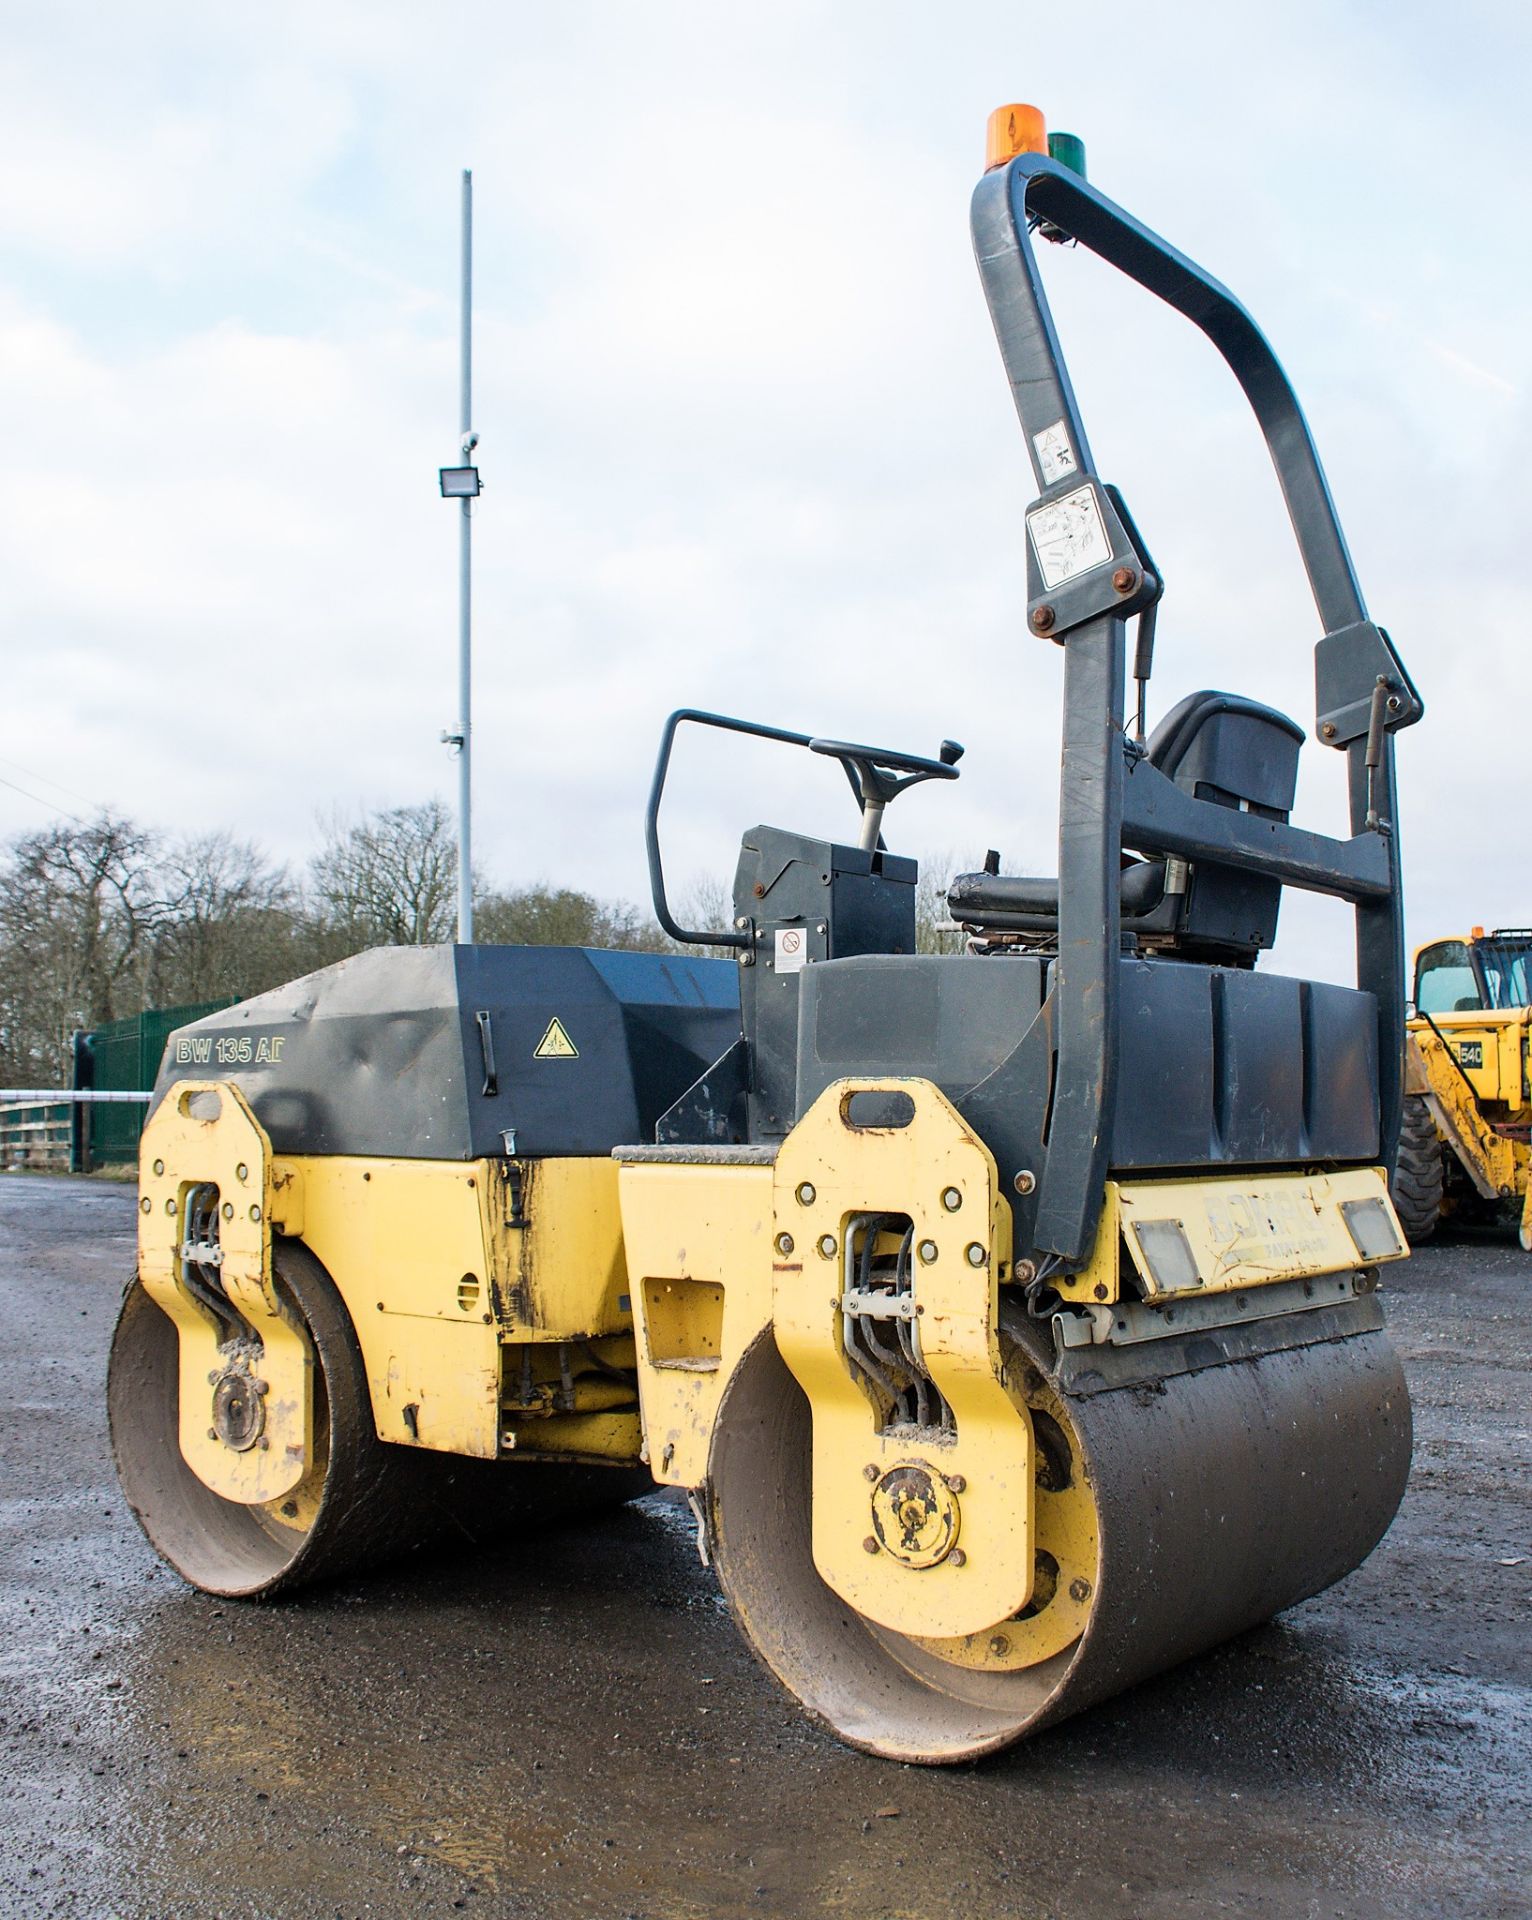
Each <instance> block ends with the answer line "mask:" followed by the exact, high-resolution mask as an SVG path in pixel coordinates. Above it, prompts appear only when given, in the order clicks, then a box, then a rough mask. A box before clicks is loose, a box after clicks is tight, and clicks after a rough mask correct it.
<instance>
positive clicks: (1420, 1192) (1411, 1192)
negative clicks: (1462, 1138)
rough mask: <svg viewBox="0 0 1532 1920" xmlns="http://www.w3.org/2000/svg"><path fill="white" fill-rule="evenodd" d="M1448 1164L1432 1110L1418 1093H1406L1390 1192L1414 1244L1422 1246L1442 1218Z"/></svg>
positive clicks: (1409, 1238)
mask: <svg viewBox="0 0 1532 1920" xmlns="http://www.w3.org/2000/svg"><path fill="white" fill-rule="evenodd" d="M1445 1184H1446V1165H1445V1163H1444V1161H1443V1159H1442V1143H1441V1141H1440V1140H1439V1139H1438V1138H1437V1133H1436V1122H1435V1121H1434V1120H1433V1119H1432V1117H1431V1109H1430V1107H1429V1106H1428V1105H1427V1104H1426V1102H1425V1100H1424V1099H1423V1098H1422V1097H1421V1096H1420V1095H1419V1094H1418V1093H1412V1094H1409V1095H1407V1096H1406V1098H1405V1102H1404V1122H1403V1125H1402V1126H1401V1128H1400V1132H1399V1160H1398V1164H1397V1165H1396V1166H1395V1168H1394V1178H1393V1184H1392V1187H1391V1188H1390V1194H1391V1197H1392V1199H1393V1202H1394V1211H1395V1212H1396V1213H1397V1214H1398V1215H1399V1224H1400V1225H1401V1226H1402V1227H1403V1228H1404V1232H1405V1238H1406V1239H1407V1240H1408V1241H1409V1243H1410V1245H1411V1246H1412V1247H1419V1246H1423V1245H1424V1244H1425V1242H1426V1241H1427V1240H1429V1239H1430V1238H1431V1236H1432V1235H1433V1234H1434V1233H1435V1232H1436V1229H1437V1226H1438V1225H1439V1223H1440V1221H1441V1214H1442V1191H1443V1188H1444V1186H1445Z"/></svg>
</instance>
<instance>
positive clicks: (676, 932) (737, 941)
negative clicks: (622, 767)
mask: <svg viewBox="0 0 1532 1920" xmlns="http://www.w3.org/2000/svg"><path fill="white" fill-rule="evenodd" d="M686 720H690V721H692V722H693V723H694V724H695V725H697V726H701V727H718V728H721V729H722V730H723V731H724V732H725V733H747V734H750V735H752V736H753V737H754V738H755V739H757V740H780V741H782V742H784V743H785V744H786V745H787V746H790V747H806V746H807V745H808V744H809V742H810V741H811V740H812V739H813V738H814V736H813V735H812V734H809V733H792V732H790V731H789V730H788V729H787V728H786V727H767V726H763V725H761V723H760V722H759V721H756V720H731V719H730V718H728V716H727V715H725V714H721V713H705V712H703V711H702V709H701V708H699V707H678V708H677V709H676V711H675V712H674V713H673V714H672V715H671V716H670V718H669V719H668V720H667V721H666V722H665V731H664V732H663V733H662V734H661V735H660V751H659V757H658V759H657V760H656V761H655V764H654V778H653V779H652V780H651V781H650V783H649V805H648V807H647V809H646V810H645V813H644V846H645V849H646V851H647V853H648V856H649V891H650V894H651V896H652V897H653V900H654V917H655V919H656V920H658V921H659V923H660V925H661V926H662V927H663V928H664V929H665V931H666V933H668V934H669V935H670V937H671V939H672V940H679V941H680V942H681V944H682V945H683V946H688V947H748V946H749V944H750V936H749V934H748V933H741V932H740V931H739V930H738V929H737V928H735V927H723V928H720V929H719V930H718V931H717V932H716V933H702V932H699V931H698V930H697V929H696V928H694V927H683V926H681V925H679V924H678V922H677V921H676V918H675V916H674V915H673V914H672V913H671V911H670V901H669V899H668V898H667V896H666V892H665V869H664V866H663V864H662V863H661V860H660V801H661V799H662V798H663V797H664V793H665V776H666V774H667V773H668V772H669V771H670V750H671V748H672V747H673V746H674V744H675V738H676V729H677V728H678V727H679V726H680V725H681V723H682V722H683V721H686Z"/></svg>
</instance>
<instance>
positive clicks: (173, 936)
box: [146, 833, 316, 1005]
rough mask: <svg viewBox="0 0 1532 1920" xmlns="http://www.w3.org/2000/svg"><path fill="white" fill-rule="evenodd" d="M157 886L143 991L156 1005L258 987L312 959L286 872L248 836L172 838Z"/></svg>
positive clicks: (295, 894) (301, 969) (300, 969)
mask: <svg viewBox="0 0 1532 1920" xmlns="http://www.w3.org/2000/svg"><path fill="white" fill-rule="evenodd" d="M162 887H163V891H164V895H165V915H164V920H163V924H162V927H161V930H160V933H159V937H158V939H157V940H156V941H155V945H154V955H153V964H152V970H151V972H150V974H149V976H148V980H147V995H146V997H147V998H148V999H149V1000H151V1001H153V1002H154V1003H156V1004H160V1005H176V1004H182V1003H185V1002H189V1001H197V1000H211V999H221V998H223V997H224V996H225V995H240V996H243V995H246V994H251V993H259V992H261V991H263V990H264V989H265V988H267V987H273V986H276V985H278V984H279V983H280V982H281V981H283V980H288V979H291V978H292V977H293V976H294V975H295V974H300V973H303V972H306V971H307V970H308V968H309V966H311V965H313V964H315V962H316V953H315V950H314V941H313V938H312V930H311V929H310V927H309V925H308V923H307V921H306V919H305V917H304V915H303V913H302V911H301V904H300V901H299V897H298V892H297V889H296V888H295V887H294V885H293V882H292V879H291V877H290V876H289V874H288V873H287V870H286V869H285V868H283V867H276V866H273V865H272V864H271V862H270V860H269V859H268V858H267V856H266V854H265V853H263V852H262V850H261V849H260V848H259V847H257V846H255V845H254V844H253V843H252V842H251V841H248V840H236V839H234V838H233V836H232V835H230V834H228V833H208V834H200V835H196V836H194V837H192V838H191V839H187V840H181V841H177V842H175V843H173V844H172V845H171V847H170V848H169V850H168V851H167V853H166V855H165V859H164V862H163V868H162Z"/></svg>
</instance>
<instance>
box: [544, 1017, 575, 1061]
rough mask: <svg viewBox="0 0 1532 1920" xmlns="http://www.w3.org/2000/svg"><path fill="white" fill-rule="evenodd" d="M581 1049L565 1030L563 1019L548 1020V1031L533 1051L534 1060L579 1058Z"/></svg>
mask: <svg viewBox="0 0 1532 1920" xmlns="http://www.w3.org/2000/svg"><path fill="white" fill-rule="evenodd" d="M579 1057H580V1049H579V1048H578V1047H577V1046H576V1045H575V1043H574V1042H573V1040H571V1039H570V1037H569V1035H568V1034H567V1033H566V1032H565V1030H564V1023H563V1021H562V1020H558V1019H554V1020H550V1021H549V1022H548V1031H547V1032H546V1033H545V1034H544V1035H543V1037H542V1039H541V1040H539V1041H538V1043H537V1046H536V1048H535V1049H534V1051H533V1054H532V1058H533V1059H534V1060H578V1059H579Z"/></svg>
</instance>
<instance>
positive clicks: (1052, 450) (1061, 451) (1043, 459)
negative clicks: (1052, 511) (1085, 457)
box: [1032, 420, 1080, 487]
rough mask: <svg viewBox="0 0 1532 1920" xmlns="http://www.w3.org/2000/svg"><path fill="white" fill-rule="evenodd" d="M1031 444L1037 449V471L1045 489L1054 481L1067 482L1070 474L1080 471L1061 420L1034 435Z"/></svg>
mask: <svg viewBox="0 0 1532 1920" xmlns="http://www.w3.org/2000/svg"><path fill="white" fill-rule="evenodd" d="M1032 444H1033V446H1034V447H1036V449H1037V471H1038V473H1039V474H1040V475H1041V476H1042V482H1043V485H1044V486H1045V487H1051V486H1052V485H1053V483H1054V481H1055V480H1067V479H1068V478H1069V476H1070V474H1072V473H1078V472H1079V471H1080V463H1079V461H1078V460H1076V458H1075V450H1074V448H1073V447H1072V446H1070V444H1069V429H1068V428H1067V427H1066V426H1065V425H1064V422H1063V421H1062V420H1055V421H1054V423H1053V425H1052V426H1051V427H1044V428H1043V430H1042V432H1041V433H1034V434H1033V436H1032Z"/></svg>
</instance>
